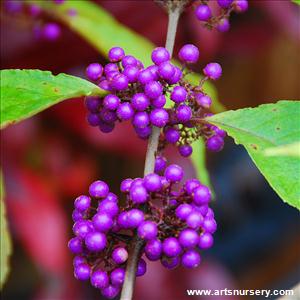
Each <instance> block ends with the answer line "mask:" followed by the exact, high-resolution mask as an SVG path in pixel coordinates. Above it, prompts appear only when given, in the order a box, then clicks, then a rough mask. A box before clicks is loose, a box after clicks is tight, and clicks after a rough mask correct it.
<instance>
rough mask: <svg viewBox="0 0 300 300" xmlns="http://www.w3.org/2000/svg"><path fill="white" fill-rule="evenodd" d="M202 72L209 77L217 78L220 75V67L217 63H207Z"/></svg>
mask: <svg viewBox="0 0 300 300" xmlns="http://www.w3.org/2000/svg"><path fill="white" fill-rule="evenodd" d="M203 73H204V74H205V76H207V77H208V78H210V79H213V80H217V79H219V78H220V77H221V75H222V68H221V66H220V65H219V64H218V63H209V64H208V65H206V67H205V68H204V69H203Z"/></svg>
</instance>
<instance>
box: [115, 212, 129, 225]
mask: <svg viewBox="0 0 300 300" xmlns="http://www.w3.org/2000/svg"><path fill="white" fill-rule="evenodd" d="M117 223H118V225H119V226H120V227H121V228H124V229H127V228H129V222H128V212H127V211H123V212H121V213H120V214H119V216H118V221H117Z"/></svg>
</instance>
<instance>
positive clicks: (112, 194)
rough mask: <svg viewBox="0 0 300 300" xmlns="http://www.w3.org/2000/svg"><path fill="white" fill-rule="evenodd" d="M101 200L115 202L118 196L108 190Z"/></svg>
mask: <svg viewBox="0 0 300 300" xmlns="http://www.w3.org/2000/svg"><path fill="white" fill-rule="evenodd" d="M103 200H108V201H113V202H116V203H117V202H118V197H117V195H116V194H114V193H111V192H109V193H108V195H107V196H106V197H105V198H104V199H103Z"/></svg>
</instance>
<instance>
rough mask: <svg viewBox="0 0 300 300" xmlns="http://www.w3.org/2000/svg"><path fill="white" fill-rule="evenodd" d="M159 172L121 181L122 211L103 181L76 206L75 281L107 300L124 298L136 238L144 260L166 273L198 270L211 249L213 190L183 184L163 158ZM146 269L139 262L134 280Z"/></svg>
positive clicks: (190, 182) (72, 247)
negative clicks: (86, 284) (177, 269)
mask: <svg viewBox="0 0 300 300" xmlns="http://www.w3.org/2000/svg"><path fill="white" fill-rule="evenodd" d="M158 166H159V168H158ZM157 169H159V171H157V172H155V173H151V174H148V175H146V176H145V177H144V178H135V179H130V178H128V179H125V180H123V181H122V183H121V186H120V191H121V193H122V194H123V195H124V196H125V198H126V204H125V205H124V206H121V205H120V203H119V201H118V197H117V196H116V195H115V194H114V193H112V192H110V190H109V187H108V185H107V184H106V183H105V182H103V181H100V180H98V181H95V182H93V183H92V184H91V185H90V187H89V195H82V196H79V197H78V198H76V200H75V203H74V206H75V209H74V211H73V220H74V222H75V223H74V226H73V233H74V235H75V237H74V238H72V239H71V240H70V241H69V244H68V246H69V249H70V251H71V252H72V253H74V254H75V255H76V256H75V258H74V261H73V265H74V276H75V277H76V278H77V279H78V280H82V281H87V280H90V283H91V285H92V286H94V287H95V288H98V289H100V290H101V292H102V294H103V296H105V297H107V298H114V297H115V296H116V295H117V294H118V293H119V292H120V289H121V287H122V284H123V282H124V277H125V267H126V262H127V259H128V244H129V243H130V241H131V240H132V239H133V238H134V236H135V235H136V233H137V235H138V237H139V239H140V240H141V241H143V242H144V247H143V251H142V255H145V257H147V259H148V260H149V261H158V260H160V262H161V264H162V265H163V266H165V267H166V268H168V269H173V268H175V267H177V266H179V265H182V266H184V267H186V268H195V267H197V266H198V265H199V264H200V262H201V256H200V251H201V250H204V249H208V248H210V247H211V246H212V245H213V236H212V234H213V233H214V232H215V231H216V229H217V224H216V221H215V219H214V213H213V211H212V210H211V208H209V202H210V200H211V192H210V190H209V188H208V187H206V186H205V185H203V184H201V183H200V182H199V181H198V180H197V179H190V180H187V181H186V182H185V183H183V184H181V182H182V179H183V176H184V172H183V170H182V168H181V167H180V166H178V165H174V164H173V165H169V166H167V167H166V161H165V160H164V159H163V158H161V157H157V159H156V170H157ZM159 173H163V175H159ZM146 269H147V264H146V261H145V260H144V259H143V258H140V261H139V263H138V267H137V272H136V276H142V275H144V274H145V273H146Z"/></svg>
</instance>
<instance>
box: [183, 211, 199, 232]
mask: <svg viewBox="0 0 300 300" xmlns="http://www.w3.org/2000/svg"><path fill="white" fill-rule="evenodd" d="M202 223H203V217H202V215H201V214H200V213H199V212H198V211H192V212H191V213H190V214H189V215H188V217H187V218H186V224H187V225H188V227H190V228H193V229H198V228H199V227H200V226H201V225H202Z"/></svg>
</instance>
